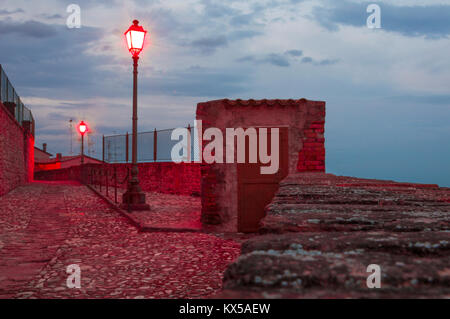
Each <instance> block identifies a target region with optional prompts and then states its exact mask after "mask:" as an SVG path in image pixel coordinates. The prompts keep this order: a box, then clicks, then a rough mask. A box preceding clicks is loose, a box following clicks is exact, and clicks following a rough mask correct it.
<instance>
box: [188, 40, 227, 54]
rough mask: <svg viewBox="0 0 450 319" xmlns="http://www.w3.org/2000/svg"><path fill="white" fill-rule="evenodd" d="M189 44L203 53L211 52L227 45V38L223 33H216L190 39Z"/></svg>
mask: <svg viewBox="0 0 450 319" xmlns="http://www.w3.org/2000/svg"><path fill="white" fill-rule="evenodd" d="M189 45H190V46H191V47H192V48H194V49H196V50H198V51H200V52H201V53H203V54H212V53H214V51H215V50H216V49H218V48H220V47H225V46H227V45H228V39H227V37H226V36H224V35H217V36H211V37H204V38H199V39H197V40H194V41H192V42H191V43H190V44H189Z"/></svg>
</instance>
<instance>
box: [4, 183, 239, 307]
mask: <svg viewBox="0 0 450 319" xmlns="http://www.w3.org/2000/svg"><path fill="white" fill-rule="evenodd" d="M239 250H240V245H239V244H238V243H237V242H236V241H233V240H231V239H222V238H219V237H217V236H214V235H209V234H203V233H139V232H137V230H136V228H135V227H133V226H131V225H130V224H129V222H128V220H127V219H125V218H124V217H122V216H120V215H119V214H118V213H117V212H115V211H114V210H112V209H110V208H109V207H108V206H107V205H106V204H105V203H104V202H103V201H102V200H101V199H99V198H98V197H97V196H95V195H94V194H93V193H92V192H91V191H90V190H89V189H87V188H86V187H84V186H80V185H78V184H75V183H61V182H41V183H32V184H30V185H27V186H23V187H20V188H17V189H16V190H14V191H13V192H11V193H9V194H7V195H5V196H3V197H0V298H203V297H208V296H211V295H214V294H216V293H217V292H219V291H220V289H221V285H222V276H223V272H224V270H225V268H226V267H227V265H228V264H229V263H231V262H232V261H234V260H235V258H237V256H238V255H239ZM71 264H78V265H79V266H80V268H81V288H80V289H69V288H67V285H66V281H67V278H68V276H69V275H68V274H67V273H66V269H67V266H69V265H71Z"/></svg>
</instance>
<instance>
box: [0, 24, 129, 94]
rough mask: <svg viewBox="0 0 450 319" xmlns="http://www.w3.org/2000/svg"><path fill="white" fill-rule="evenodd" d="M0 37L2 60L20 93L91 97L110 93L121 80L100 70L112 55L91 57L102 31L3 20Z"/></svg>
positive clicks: (111, 61)
mask: <svg viewBox="0 0 450 319" xmlns="http://www.w3.org/2000/svg"><path fill="white" fill-rule="evenodd" d="M14 28H15V29H14ZM13 29H14V30H13ZM0 34H2V41H0V61H2V64H3V66H4V67H5V69H6V71H7V73H8V75H9V77H10V78H11V80H12V81H13V82H14V86H15V87H16V89H17V90H18V91H19V94H21V95H32V96H46V97H51V98H66V99H67V98H73V97H80V96H82V97H89V96H95V95H102V94H108V93H107V92H108V91H109V90H107V89H106V88H109V89H110V88H111V87H110V85H111V83H114V82H117V80H116V79H115V78H116V77H115V76H113V74H112V72H110V71H100V70H98V67H100V66H102V65H104V64H110V63H113V62H114V60H113V58H112V57H109V56H106V55H105V56H98V55H96V56H93V55H89V54H88V53H89V52H90V51H91V50H93V49H92V45H93V42H94V41H98V40H101V39H102V37H103V31H102V30H100V29H98V28H92V27H83V28H80V29H68V28H67V27H66V26H65V25H49V24H44V23H40V22H35V21H25V22H22V23H18V22H12V21H0ZM11 52H14V54H11ZM116 89H117V90H111V92H118V91H120V86H118V87H117V88H116ZM109 93H110V92H109Z"/></svg>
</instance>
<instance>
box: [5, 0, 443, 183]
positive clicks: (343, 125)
mask: <svg viewBox="0 0 450 319" xmlns="http://www.w3.org/2000/svg"><path fill="white" fill-rule="evenodd" d="M0 1H1V6H0V63H1V64H2V66H3V67H4V69H5V71H6V73H7V74H8V76H9V78H10V80H11V82H12V83H13V85H14V86H15V88H16V90H17V92H18V94H19V95H20V96H21V98H22V100H23V102H24V103H25V104H26V105H27V106H28V107H29V108H31V109H32V111H33V114H34V117H35V119H36V126H37V141H36V142H37V144H42V143H43V142H46V143H48V144H49V150H50V151H51V152H55V153H56V152H62V153H64V154H68V153H69V151H70V135H69V129H68V127H69V122H68V121H69V119H70V118H73V119H74V120H80V119H86V120H88V121H89V123H90V125H91V126H92V128H93V130H94V134H93V136H92V140H93V141H94V142H96V147H95V149H96V150H97V154H96V155H97V156H101V153H100V152H99V147H100V136H101V135H102V134H105V135H108V134H112V133H117V134H119V133H123V132H126V131H127V130H128V131H130V125H131V121H130V117H131V79H132V78H131V58H130V56H129V53H128V52H127V50H126V45H125V43H124V39H123V32H124V31H125V30H126V29H127V28H128V27H129V25H130V24H131V21H132V20H133V19H135V18H136V19H138V20H140V21H141V24H142V25H143V26H144V27H145V28H146V29H148V31H149V32H150V38H149V43H148V45H147V47H146V50H145V52H144V53H143V54H142V56H141V60H140V74H139V76H140V87H139V89H140V93H139V99H140V100H139V103H140V104H139V107H140V114H139V115H140V130H141V131H149V130H153V129H154V128H157V129H164V128H171V127H178V126H183V125H186V124H187V123H193V120H194V114H195V107H196V103H198V102H202V101H207V100H213V99H218V98H230V99H234V98H242V99H247V98H254V99H259V98H303V97H304V98H307V99H313V100H324V101H326V102H327V119H326V121H327V123H326V149H327V163H326V164H327V170H328V172H331V173H335V174H343V175H351V176H358V177H369V178H383V179H395V180H399V181H412V182H423V183H438V184H440V185H442V186H450V124H449V123H450V84H449V83H450V59H449V56H450V39H449V36H450V1H448V0H447V1H437V0H423V1H418V0H417V1H415V0H395V1H393V0H391V1H371V2H367V1H350V0H341V1H331V0H316V1H308V0H258V1H234V0H230V1H227V0H222V1H220V0H218V1H216V0H160V1H158V0H128V1H123V0H121V1H119V0H116V1H111V0H108V1H107V0H98V1H88V0H71V1H64V0H33V1H31V0H0ZM71 3H75V4H78V5H79V6H80V8H81V28H79V29H69V28H68V27H67V26H66V20H67V17H68V16H69V13H67V7H68V5H69V4H71ZM370 3H377V4H379V5H380V7H381V27H382V28H381V29H369V28H367V26H366V20H367V17H368V16H369V13H367V12H366V8H367V6H368V5H369V4H370ZM75 147H77V146H74V148H75Z"/></svg>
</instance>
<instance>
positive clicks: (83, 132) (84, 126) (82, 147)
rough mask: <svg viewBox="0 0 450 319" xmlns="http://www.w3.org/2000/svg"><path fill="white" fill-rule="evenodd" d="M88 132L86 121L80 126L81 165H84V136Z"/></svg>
mask: <svg viewBox="0 0 450 319" xmlns="http://www.w3.org/2000/svg"><path fill="white" fill-rule="evenodd" d="M87 131H88V127H87V125H86V123H84V121H81V122H80V124H78V132H80V134H81V165H83V164H84V134H85V133H86V132H87Z"/></svg>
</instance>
